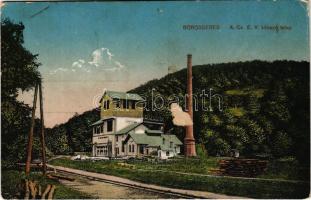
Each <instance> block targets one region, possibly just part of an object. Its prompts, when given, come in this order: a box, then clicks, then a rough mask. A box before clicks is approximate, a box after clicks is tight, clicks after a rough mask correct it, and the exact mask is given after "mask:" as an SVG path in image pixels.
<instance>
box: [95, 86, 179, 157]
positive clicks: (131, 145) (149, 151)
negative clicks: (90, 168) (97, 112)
mask: <svg viewBox="0 0 311 200" xmlns="http://www.w3.org/2000/svg"><path fill="white" fill-rule="evenodd" d="M143 102H144V100H143V99H142V98H141V97H140V96H139V95H137V94H130V93H121V92H113V91H106V92H105V93H104V95H103V97H102V99H101V101H100V103H101V119H100V120H98V121H97V122H95V123H93V124H92V129H93V139H92V143H93V152H92V154H93V156H97V157H141V156H145V155H157V156H159V157H161V158H163V159H165V158H168V157H172V156H175V155H177V154H178V153H180V146H181V145H182V142H181V141H180V140H179V139H178V138H177V137H176V136H175V135H169V134H164V133H163V131H162V130H163V124H161V123H153V122H146V121H144V119H143ZM150 125H153V126H155V127H156V129H154V128H153V129H152V130H151V129H150V127H151V126H150ZM148 127H149V128H148Z"/></svg>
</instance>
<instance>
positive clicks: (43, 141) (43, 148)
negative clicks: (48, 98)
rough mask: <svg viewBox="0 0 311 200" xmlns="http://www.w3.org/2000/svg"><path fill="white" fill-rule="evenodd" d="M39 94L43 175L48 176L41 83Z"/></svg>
mask: <svg viewBox="0 0 311 200" xmlns="http://www.w3.org/2000/svg"><path fill="white" fill-rule="evenodd" d="M39 93H40V96H39V98H40V119H41V137H40V140H41V155H42V164H43V166H42V167H43V175H45V174H46V157H45V137H44V116H43V98H42V96H43V95H42V84H41V82H40V83H39Z"/></svg>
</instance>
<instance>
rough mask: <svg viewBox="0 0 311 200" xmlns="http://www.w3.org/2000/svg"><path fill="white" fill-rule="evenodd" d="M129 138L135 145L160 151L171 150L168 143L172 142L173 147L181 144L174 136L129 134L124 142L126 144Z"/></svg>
mask: <svg viewBox="0 0 311 200" xmlns="http://www.w3.org/2000/svg"><path fill="white" fill-rule="evenodd" d="M130 137H131V138H132V139H133V140H134V142H135V143H136V144H145V145H147V146H150V147H159V148H160V149H162V150H173V148H171V147H170V142H173V144H174V145H182V142H181V141H180V140H179V139H178V138H177V137H176V135H166V134H161V135H148V134H146V133H144V134H135V133H129V136H128V137H127V138H126V139H125V141H124V142H125V143H126V142H127V140H128V139H129V138H130ZM163 139H164V144H163Z"/></svg>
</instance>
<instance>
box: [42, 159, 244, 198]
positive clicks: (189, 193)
mask: <svg viewBox="0 0 311 200" xmlns="http://www.w3.org/2000/svg"><path fill="white" fill-rule="evenodd" d="M47 166H48V167H49V168H50V169H51V170H53V171H55V172H56V171H57V172H61V173H69V174H73V175H75V176H79V177H87V178H88V179H90V180H97V181H103V182H109V183H113V184H117V185H122V186H121V187H125V188H133V187H135V188H139V191H140V192H141V191H145V190H148V191H150V190H151V191H154V192H153V193H156V194H157V193H160V194H162V193H163V194H172V195H174V196H177V195H179V196H186V197H191V198H204V199H207V198H212V199H232V198H235V199H236V198H238V199H243V197H239V196H229V195H225V194H217V193H212V192H207V191H196V190H185V189H178V188H170V187H164V186H160V185H153V184H148V183H141V182H138V181H133V180H130V179H126V178H121V177H117V176H112V175H106V174H101V173H95V172H89V171H84V170H79V169H73V168H67V167H61V166H53V165H49V164H48V165H47ZM158 191H159V192H158ZM127 198H131V197H127ZM146 198H147V197H146ZM151 198H154V197H151Z"/></svg>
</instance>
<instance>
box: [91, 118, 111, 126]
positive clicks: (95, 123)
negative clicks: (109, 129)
mask: <svg viewBox="0 0 311 200" xmlns="http://www.w3.org/2000/svg"><path fill="white" fill-rule="evenodd" d="M108 119H114V118H113V117H110V118H106V119H100V120H98V121H96V122H94V123H93V124H91V125H90V126H96V125H99V124H102V123H104V121H106V120H108Z"/></svg>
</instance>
